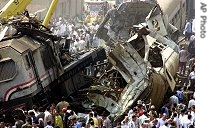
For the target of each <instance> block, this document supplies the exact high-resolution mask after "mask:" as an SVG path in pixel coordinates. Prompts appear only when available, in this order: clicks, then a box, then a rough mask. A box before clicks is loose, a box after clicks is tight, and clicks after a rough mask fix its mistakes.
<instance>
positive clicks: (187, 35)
mask: <svg viewBox="0 0 210 128" xmlns="http://www.w3.org/2000/svg"><path fill="white" fill-rule="evenodd" d="M183 34H184V35H185V40H190V37H191V35H192V23H191V21H190V20H189V19H188V20H187V22H186V24H185V28H184V32H183Z"/></svg>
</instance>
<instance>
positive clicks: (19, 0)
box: [0, 0, 58, 27]
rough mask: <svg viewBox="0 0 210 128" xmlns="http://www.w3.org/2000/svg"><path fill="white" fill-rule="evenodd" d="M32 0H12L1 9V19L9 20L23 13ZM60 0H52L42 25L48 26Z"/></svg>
mask: <svg viewBox="0 0 210 128" xmlns="http://www.w3.org/2000/svg"><path fill="white" fill-rule="evenodd" d="M31 1H32V0H10V1H9V2H8V3H7V4H6V5H5V6H4V7H3V8H2V9H1V10H0V19H3V21H8V20H9V19H10V18H11V17H13V16H16V15H19V14H21V13H22V12H23V11H24V10H25V9H26V7H27V6H28V5H29V4H30V3H31ZM57 4H58V0H52V3H51V5H50V7H49V9H48V11H47V14H46V16H45V18H44V21H43V23H42V25H44V26H45V27H47V26H48V24H49V21H50V19H51V17H52V15H53V12H54V11H55V9H56V6H57Z"/></svg>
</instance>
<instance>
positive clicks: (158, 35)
mask: <svg viewBox="0 0 210 128" xmlns="http://www.w3.org/2000/svg"><path fill="white" fill-rule="evenodd" d="M132 5H133V6H135V7H137V5H138V6H139V8H141V6H144V8H146V7H145V6H147V7H148V8H150V11H148V10H147V12H148V14H147V15H146V16H145V17H144V18H145V21H143V20H142V19H141V20H142V22H140V24H138V25H133V27H132V29H131V30H130V31H126V30H123V32H125V33H126V32H127V33H129V34H128V35H130V38H128V39H127V40H126V38H125V39H122V38H118V37H119V35H118V34H119V33H117V34H116V33H115V34H113V35H114V36H115V37H116V36H118V37H117V38H115V37H114V38H112V37H111V36H110V35H109V34H110V33H109V34H107V36H104V35H100V34H101V33H100V32H99V33H98V34H99V36H100V37H101V38H102V39H104V40H106V39H107V37H108V38H112V41H113V42H112V43H113V44H114V46H113V45H112V46H113V49H112V50H111V52H110V53H109V54H108V62H109V63H108V66H107V67H106V68H105V70H104V72H103V73H102V74H101V76H100V77H99V79H98V81H97V83H95V84H94V85H93V86H91V87H90V88H87V89H83V90H80V93H81V95H83V96H84V94H86V100H83V102H82V104H83V105H84V106H86V107H89V106H91V105H95V106H100V107H104V108H105V109H106V110H108V112H109V113H110V115H111V116H112V117H113V119H114V122H115V123H116V122H118V121H120V120H122V119H123V115H124V114H126V112H127V111H128V109H129V108H130V107H133V106H134V105H136V103H137V101H138V100H142V101H144V102H145V103H150V104H153V105H155V106H156V107H157V108H159V107H160V106H161V105H162V102H163V100H164V98H165V97H166V96H167V94H168V93H169V92H172V91H173V90H174V88H175V85H176V82H175V75H176V72H177V70H178V62H179V61H178V59H179V58H178V50H179V47H178V45H177V44H176V43H175V42H174V41H173V40H172V39H171V38H170V36H172V35H173V31H171V30H172V29H171V28H175V27H173V26H172V25H170V24H169V22H168V20H167V18H166V17H165V15H164V14H163V13H162V10H161V9H160V7H159V6H158V5H156V4H154V3H145V2H142V1H140V2H138V3H135V2H134V3H129V4H126V5H123V6H124V9H129V8H131V10H134V7H133V8H132ZM121 6H122V5H121ZM126 6H128V7H129V8H128V7H126ZM119 8H121V7H119ZM148 8H147V9H148ZM137 10H138V9H137ZM132 12H134V11H132ZM123 13H125V14H126V13H127V14H126V15H129V12H126V11H125V12H123ZM135 13H136V14H139V13H138V12H135ZM140 13H145V12H140ZM138 16H140V15H138ZM127 20H128V19H127ZM123 21H124V20H121V22H123ZM102 25H104V24H103V23H102ZM102 27H103V26H102ZM102 27H100V28H101V29H103V28H102ZM99 31H100V29H99ZM120 31H121V30H120ZM104 32H106V31H104ZM118 32H119V31H118ZM108 40H109V39H108ZM125 40H126V41H125ZM83 99H84V98H83Z"/></svg>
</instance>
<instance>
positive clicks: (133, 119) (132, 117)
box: [131, 114, 137, 122]
mask: <svg viewBox="0 0 210 128" xmlns="http://www.w3.org/2000/svg"><path fill="white" fill-rule="evenodd" d="M136 119H137V116H136V114H133V115H132V116H131V120H132V121H134V122H135V121H136Z"/></svg>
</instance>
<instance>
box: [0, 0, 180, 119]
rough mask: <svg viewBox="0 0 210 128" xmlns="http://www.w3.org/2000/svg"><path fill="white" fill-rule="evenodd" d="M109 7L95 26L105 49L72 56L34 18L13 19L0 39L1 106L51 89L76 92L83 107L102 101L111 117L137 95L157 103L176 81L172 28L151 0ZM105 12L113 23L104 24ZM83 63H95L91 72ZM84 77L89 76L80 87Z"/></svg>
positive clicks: (116, 116) (117, 115)
mask: <svg viewBox="0 0 210 128" xmlns="http://www.w3.org/2000/svg"><path fill="white" fill-rule="evenodd" d="M116 11H117V12H116ZM112 12H115V13H118V14H119V16H117V17H115V16H114V14H112V13H110V12H108V13H110V16H108V15H109V14H107V15H106V17H105V19H104V21H103V22H102V24H101V25H100V27H99V29H98V32H97V36H98V37H99V38H101V39H103V40H105V41H106V42H109V43H108V44H111V45H110V46H111V51H110V52H108V54H107V55H106V54H105V50H104V48H98V49H92V50H88V51H83V52H81V53H77V57H75V56H76V55H72V54H71V55H70V54H69V53H66V52H63V51H62V50H61V46H62V41H61V40H59V39H57V38H56V36H54V35H52V34H51V33H50V31H48V29H40V23H39V22H34V20H33V19H31V18H29V19H28V20H27V21H22V20H15V21H12V22H11V23H10V24H9V26H11V28H12V29H15V31H16V33H15V34H13V35H10V34H9V35H8V36H7V37H2V38H1V41H0V54H1V61H0V69H1V70H2V72H1V83H0V90H1V91H0V97H1V101H0V102H1V112H5V111H4V110H5V108H7V107H8V106H9V105H11V104H14V103H15V102H14V101H20V102H18V103H19V104H20V103H23V104H26V102H27V101H30V103H37V102H35V101H37V100H36V98H40V97H42V96H43V95H46V94H49V95H47V97H45V98H48V100H49V99H50V98H52V96H50V95H53V96H55V97H56V95H55V94H57V95H59V96H61V95H62V96H63V95H65V96H70V95H71V94H72V93H75V92H76V94H74V96H73V98H74V99H75V100H77V101H78V102H79V103H81V105H82V106H83V107H84V108H86V109H88V108H91V106H92V105H95V106H100V107H103V108H105V109H106V110H107V111H108V112H109V113H110V115H111V116H112V117H113V118H114V121H118V120H120V119H121V118H122V116H123V114H125V113H126V111H127V110H128V108H129V107H131V106H134V105H135V104H136V102H137V101H138V100H142V101H144V102H146V103H149V102H150V103H151V104H153V105H155V106H156V107H157V108H158V107H160V105H161V103H162V101H163V100H164V97H165V95H166V94H167V93H168V92H171V91H173V90H174V88H175V84H176V82H175V74H176V71H177V68H178V45H177V44H176V43H175V42H174V41H173V40H175V38H173V40H172V37H175V36H176V34H177V29H176V28H175V27H174V26H173V25H171V24H170V23H168V21H167V16H166V15H164V13H163V12H162V11H161V8H160V7H159V5H158V4H157V3H155V2H148V1H138V2H126V3H123V4H121V6H120V7H119V8H118V9H117V10H114V11H113V10H112ZM112 16H113V17H112ZM109 18H113V19H111V20H113V21H112V22H114V23H117V24H111V26H109V25H110V23H108V24H107V23H106V22H107V21H108V20H109ZM130 21H132V22H130ZM119 23H120V24H119ZM119 25H121V26H119ZM5 26H7V25H5ZM41 26H42V25H41ZM42 27H45V26H42ZM45 28H46V27H45ZM113 28H114V29H113ZM4 30H5V28H4V29H3V31H4ZM3 31H2V32H3ZM3 33H5V32H3ZM65 41H66V40H65ZM65 41H64V42H65ZM78 55H79V57H78ZM78 58H79V59H78ZM91 66H92V67H91ZM87 67H88V68H94V74H95V75H94V76H85V74H84V70H85V69H86V68H87ZM9 69H11V70H9ZM6 72H7V75H6V76H5V74H4V73H6ZM87 77H88V78H91V79H93V80H92V81H91V84H90V83H89V85H90V86H88V87H86V88H85V86H84V85H86V84H87V81H86V79H87ZM81 88H82V89H81ZM17 99H19V100H17ZM26 99H27V100H26ZM29 99H30V100H29ZM81 99H82V100H81ZM37 104H41V103H37ZM75 109H76V108H75Z"/></svg>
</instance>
